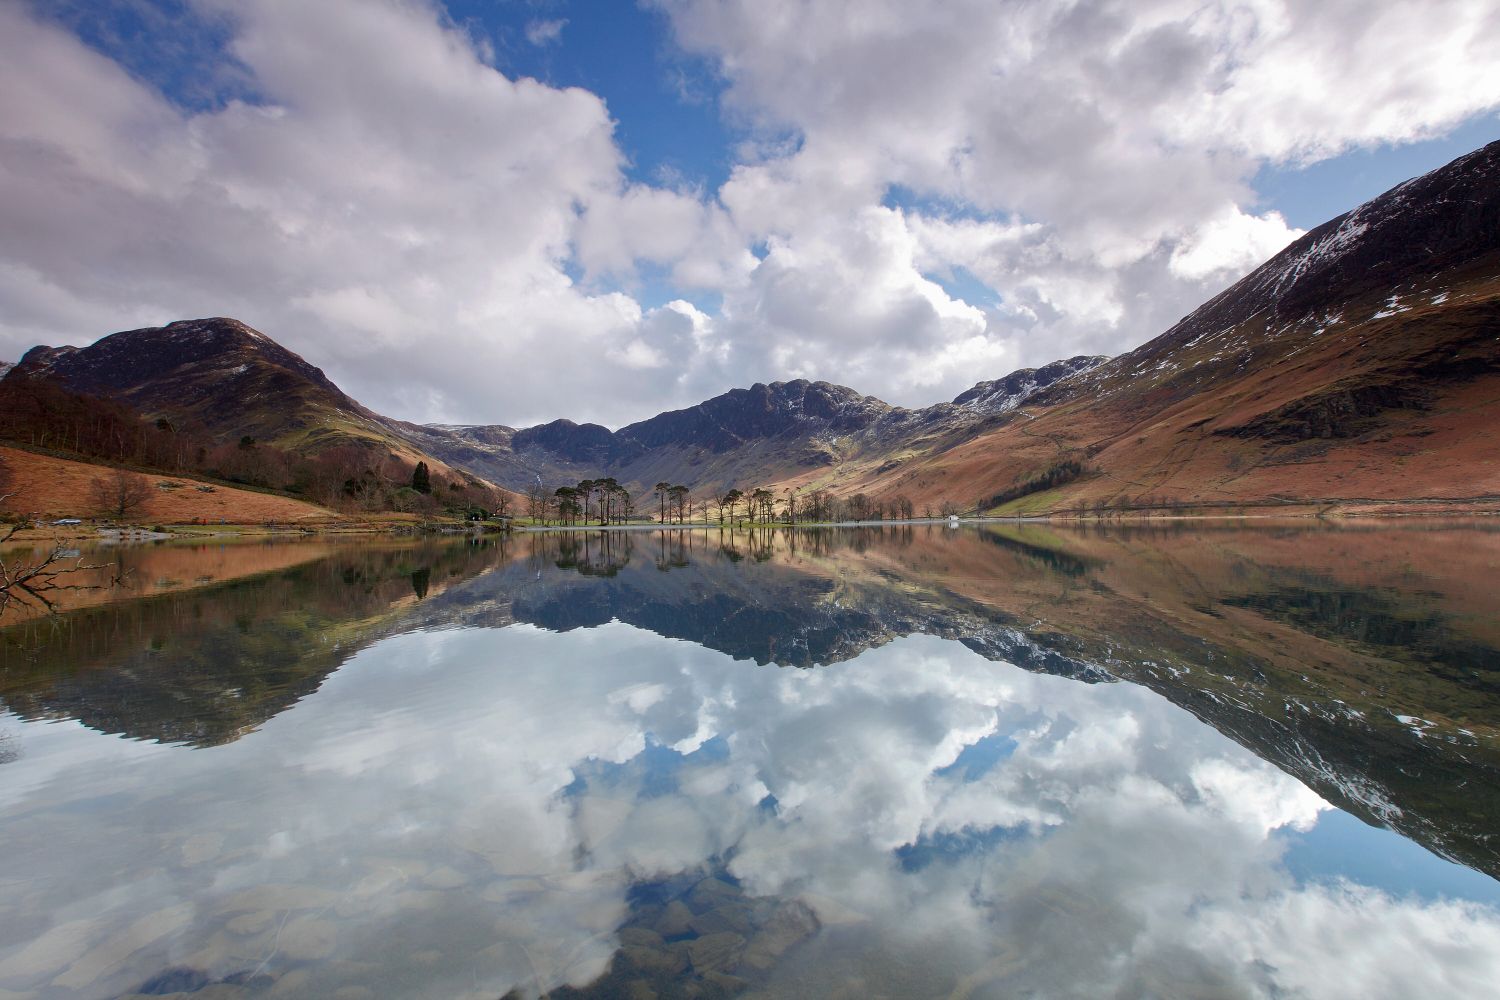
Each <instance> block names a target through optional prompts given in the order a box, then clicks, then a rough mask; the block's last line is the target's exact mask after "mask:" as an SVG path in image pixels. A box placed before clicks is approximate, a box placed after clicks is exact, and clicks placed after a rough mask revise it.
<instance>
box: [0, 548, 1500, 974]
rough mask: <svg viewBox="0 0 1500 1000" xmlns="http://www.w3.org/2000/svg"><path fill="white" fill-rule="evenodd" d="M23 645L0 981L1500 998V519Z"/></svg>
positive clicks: (5, 718) (598, 573)
mask: <svg viewBox="0 0 1500 1000" xmlns="http://www.w3.org/2000/svg"><path fill="white" fill-rule="evenodd" d="M91 557H92V560H93V561H96V562H107V563H108V564H109V568H108V569H107V570H102V571H100V573H99V577H100V578H101V579H102V578H104V577H109V578H118V579H120V580H122V581H123V582H122V583H121V584H120V585H118V586H116V587H114V588H112V589H109V590H107V591H79V592H76V593H73V594H70V595H68V596H67V598H66V601H65V602H64V603H65V604H66V605H67V606H68V608H69V609H68V610H65V611H64V612H62V613H61V614H59V615H56V616H47V617H33V618H31V619H29V620H27V619H25V618H24V616H21V615H18V614H17V613H16V612H15V610H14V609H12V611H11V616H12V617H11V618H10V619H9V622H10V623H9V624H5V620H0V709H3V711H0V845H3V846H0V998H9V997H15V996H27V997H32V996H35V997H41V998H52V997H59V998H61V997H67V998H76V997H87V998H104V997H119V996H128V995H134V994H145V995H155V996H160V995H165V994H186V995H190V996H193V997H199V998H210V997H212V998H223V997H263V996H264V997H334V998H340V1000H355V998H360V997H380V998H386V997H433V998H449V997H475V998H499V997H503V996H507V995H513V996H528V997H529V996H535V995H537V994H539V993H545V994H549V995H551V996H555V997H631V998H649V997H662V998H667V997H727V996H737V995H743V996H747V997H748V996H755V997H850V998H854V997H893V998H894V997H901V998H906V997H933V998H964V997H975V998H978V997H1017V996H1038V997H1041V996H1045V997H1177V996H1191V997H1268V998H1269V997H1359V998H1369V997H1403V998H1404V997H1482V996H1495V995H1500V883H1497V881H1496V876H1497V875H1500V836H1497V835H1500V781H1497V778H1500V738H1497V737H1500V598H1497V596H1496V587H1495V582H1496V580H1497V579H1500V572H1497V571H1500V532H1496V531H1494V530H1488V529H1485V528H1483V527H1473V526H1464V525H1458V524H1430V523H1423V524H1417V525H1412V526H1402V527H1384V526H1373V525H1355V526H1346V527H1337V528H1334V527H1319V526H1315V525H1312V524H1295V525H1294V524H1284V525H1260V526H1256V527H1244V526H1229V525H1224V526H1209V527H1202V526H1198V527H1188V526H1185V525H1169V526H1165V527H1152V528H1107V529H1084V530H1064V529H1060V528H1056V527H1050V526H1046V527H1044V526H1032V525H1027V526H988V527H983V528H973V527H964V528H959V529H950V528H946V527H942V526H926V525H923V526H913V527H893V528H885V529H843V530H820V531H804V532H796V533H790V532H786V531H783V530H776V531H762V532H754V533H746V532H741V533H738V534H735V535H729V534H721V533H719V532H717V531H714V532H702V531H697V532H673V533H662V532H610V533H602V532H586V533H571V534H564V533H552V534H533V535H519V536H516V537H515V538H512V539H504V540H499V541H494V540H490V541H484V542H479V543H474V542H469V541H463V542H457V543H452V544H443V545H437V544H416V543H410V544H394V543H388V544H377V543H350V544H334V543H329V542H316V543H276V544H257V543H248V544H247V543H240V544H235V545H225V546H219V545H198V546H179V545H175V544H174V545H159V546H144V547H139V548H117V549H111V550H101V551H100V552H97V553H93V554H91Z"/></svg>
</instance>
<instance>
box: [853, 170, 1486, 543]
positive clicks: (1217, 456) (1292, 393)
mask: <svg viewBox="0 0 1500 1000" xmlns="http://www.w3.org/2000/svg"><path fill="white" fill-rule="evenodd" d="M1497 418H1500V143H1495V144H1491V145H1489V146H1487V147H1485V148H1483V149H1481V150H1478V151H1476V152H1474V153H1471V154H1469V155H1468V156H1465V157H1462V158H1460V159H1458V160H1456V161H1454V162H1453V163H1451V164H1449V165H1448V166H1446V167H1443V168H1441V169H1439V170H1437V171H1434V172H1433V173H1431V174H1428V175H1426V176H1424V177H1421V178H1417V179H1415V180H1412V181H1408V182H1406V183H1404V184H1402V185H1400V186H1399V187H1397V188H1395V189H1393V190H1391V191H1389V192H1387V193H1386V194H1384V195H1381V196H1380V197H1378V198H1376V199H1374V200H1373V201H1371V202H1368V203H1367V204H1365V205H1362V206H1360V207H1359V208H1358V209H1355V210H1354V211H1352V212H1350V213H1348V214H1346V215H1343V216H1340V217H1339V218H1337V219H1334V220H1332V221H1330V222H1328V223H1326V224H1325V225H1322V226H1319V227H1318V228H1317V229H1315V230H1313V231H1312V232H1310V233H1308V234H1307V235H1306V236H1304V237H1303V238H1302V239H1300V240H1298V241H1296V242H1295V243H1293V244H1292V245H1291V246H1289V247H1287V248H1286V249H1285V250H1284V251H1282V252H1281V253H1280V254H1278V255H1276V257H1274V258H1272V259H1271V260H1270V261H1268V262H1267V263H1266V264H1265V265H1263V266H1262V267H1260V268H1259V269H1257V270H1256V271H1254V272H1253V273H1251V274H1250V275H1249V276H1247V277H1246V278H1244V279H1243V280H1241V281H1240V282H1238V283H1237V284H1235V285H1234V286H1233V287H1231V288H1229V289H1228V290H1226V291H1225V292H1223V293H1222V294H1220V295H1218V296H1216V297H1215V298H1213V299H1212V300H1210V301H1209V302H1207V303H1206V304H1204V305H1203V306H1202V307H1201V308H1200V309H1198V310H1197V311H1195V312H1194V313H1192V314H1191V315H1190V316H1188V317H1186V318H1184V319H1183V320H1182V321H1181V322H1179V323H1178V324H1177V325H1176V326H1174V327H1173V328H1172V329H1170V330H1168V331H1167V332H1166V333H1164V334H1163V335H1162V336H1160V337H1158V338H1157V339H1156V340H1153V341H1152V342H1150V343H1148V344H1146V345H1144V346H1143V347H1141V348H1139V349H1137V350H1135V351H1132V352H1130V353H1129V354H1126V355H1123V356H1121V357H1119V358H1116V359H1114V360H1113V361H1110V362H1109V363H1107V364H1104V365H1101V366H1099V367H1098V368H1096V369H1094V370H1093V371H1091V372H1089V373H1087V374H1086V375H1083V376H1080V377H1079V378H1076V379H1073V380H1071V381H1068V382H1066V383H1064V384H1062V385H1058V386H1054V387H1052V388H1050V389H1047V390H1044V391H1042V392H1039V393H1037V394H1036V395H1034V396H1033V397H1032V398H1031V399H1030V400H1028V401H1027V402H1026V405H1024V406H1021V407H1018V408H1016V409H1015V410H1013V411H1012V412H1011V413H1009V414H1007V415H1004V416H1003V417H1002V418H1001V419H1000V420H999V421H998V423H997V425H996V426H994V427H993V428H991V429H988V430H986V431H984V432H983V433H980V434H978V435H976V436H975V437H973V438H972V439H971V440H968V441H965V442H963V443H962V444H960V445H958V446H956V447H953V448H951V449H947V450H945V451H941V452H933V453H928V454H925V455H922V456H920V457H919V458H917V459H916V460H914V461H911V462H908V463H906V464H905V466H904V467H902V468H901V469H899V470H882V469H880V468H879V467H878V466H871V465H870V464H869V463H866V464H865V466H864V467H863V468H857V469H847V470H845V473H844V475H843V476H841V477H840V482H841V485H842V488H844V489H849V490H852V489H863V490H866V491H869V492H871V493H872V494H875V495H880V494H882V493H892V492H896V491H902V492H906V493H909V494H914V495H917V496H919V497H934V496H938V495H943V496H947V497H949V498H952V499H954V500H956V501H959V502H961V503H963V504H965V505H974V504H976V503H978V505H979V506H980V507H981V508H995V509H998V510H1000V511H1003V512H1023V513H1043V512H1058V511H1068V510H1077V509H1080V508H1088V509H1090V510H1094V509H1101V508H1109V509H1126V510H1129V509H1141V508H1152V509H1172V508H1177V507H1182V506H1192V507H1202V508H1235V507H1242V506H1255V507H1265V506H1293V507H1301V508H1304V509H1319V508H1329V507H1334V506H1337V507H1339V508H1341V509H1354V508H1360V507H1368V506H1384V505H1389V504H1393V503H1400V504H1404V505H1407V506H1411V507H1413V508H1414V509H1420V508H1437V507H1442V506H1445V505H1448V506H1451V505H1458V506H1463V507H1468V508H1472V507H1475V506H1487V505H1495V504H1497V503H1500V431H1497V429H1496V428H1497V426H1500V420H1497ZM1070 463H1077V465H1078V467H1079V472H1078V474H1077V475H1076V477H1074V478H1072V479H1071V481H1068V482H1064V483H1062V484H1061V485H1056V486H1053V487H1052V488H1049V489H1041V490H1038V491H1036V492H1031V493H1026V490H1027V484H1028V483H1029V482H1030V483H1036V484H1038V485H1040V483H1041V482H1044V481H1045V480H1042V479H1041V477H1043V476H1044V474H1046V473H1047V472H1048V471H1049V470H1061V472H1060V473H1059V474H1058V475H1057V476H1054V477H1053V478H1054V479H1056V478H1062V479H1068V478H1069V477H1070V471H1069V469H1068V468H1066V467H1067V466H1068V465H1069V464H1070ZM1017 493H1024V494H1026V495H1023V496H1019V497H1015V496H1014V495H1015V494H1017ZM1008 494H1009V495H1010V496H1011V498H1007V495H1008ZM997 496H998V497H999V498H1000V499H1001V500H1002V501H1003V502H1000V503H995V502H993V500H992V498H996V497H997Z"/></svg>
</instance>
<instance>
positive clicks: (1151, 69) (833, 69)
mask: <svg viewBox="0 0 1500 1000" xmlns="http://www.w3.org/2000/svg"><path fill="white" fill-rule="evenodd" d="M658 6H659V7H661V8H662V9H663V10H665V11H666V12H667V13H668V14H669V15H670V16H671V18H672V22H673V26H674V30H675V32H676V37H677V38H678V41H679V42H680V44H682V45H683V46H684V47H685V48H687V49H688V50H689V51H692V52H695V53H699V54H701V55H703V56H704V57H706V58H708V59H710V60H712V61H713V62H714V63H715V65H717V67H718V68H719V70H720V72H721V73H722V75H723V77H724V79H725V81H726V84H727V88H728V89H727V92H726V96H725V102H726V105H727V106H728V107H729V108H731V109H732V111H733V113H735V114H737V115H738V116H740V117H741V119H743V120H744V121H745V122H747V123H748V124H749V125H750V126H751V127H753V128H757V129H759V130H760V132H761V134H763V135H764V136H766V137H767V140H768V141H767V142H766V143H765V144H763V145H762V146H760V147H759V159H758V160H753V161H750V162H747V163H746V164H745V165H743V166H742V167H741V168H740V169H737V170H736V172H735V175H734V177H733V178H732V179H731V180H730V182H729V184H728V185H726V187H725V189H724V191H723V192H722V193H721V194H722V199H723V202H724V204H725V205H726V206H727V207H728V208H729V210H730V211H731V213H732V214H733V215H734V218H735V220H736V221H737V222H738V223H739V224H740V225H741V226H742V227H743V228H744V229H745V230H746V231H747V232H749V233H753V234H761V235H762V236H764V235H767V234H774V235H775V236H777V237H778V238H779V239H780V240H781V241H782V242H783V243H784V245H786V246H787V247H789V248H790V249H791V250H792V251H797V250H800V249H801V247H802V246H803V244H805V243H806V244H811V245H813V246H816V247H827V246H829V245H830V244H831V245H832V246H833V247H834V248H835V249H834V250H833V251H831V252H825V253H824V254H823V255H821V256H820V255H811V254H804V255H803V257H802V258H801V260H800V261H799V266H800V267H802V268H803V269H804V270H805V271H806V276H805V278H804V279H803V283H804V284H805V285H806V286H807V287H809V288H818V289H823V288H825V287H826V286H825V279H827V278H831V279H832V281H833V285H834V287H839V274H838V272H837V269H835V268H829V267H828V266H826V264H824V263H822V258H825V257H838V256H848V257H850V258H856V257H857V256H858V253H859V248H860V247H861V245H862V243H863V242H864V241H865V240H866V235H865V232H864V229H865V225H864V223H863V221H862V219H863V216H862V213H864V212H867V211H870V210H871V209H872V208H873V207H874V206H876V205H879V204H881V203H882V202H883V201H884V199H886V198H887V196H888V194H889V192H890V191H891V190H892V189H893V188H896V187H899V188H901V189H903V190H907V191H912V192H915V193H916V194H917V195H919V196H920V198H921V199H923V203H922V204H920V205H919V206H918V207H917V208H915V209H913V210H911V211H908V212H907V213H905V215H904V216H903V217H902V219H901V222H902V224H903V225H904V228H905V229H906V230H907V231H908V232H909V233H911V234H912V235H913V236H914V237H915V238H916V239H917V240H918V242H919V245H920V246H921V250H922V253H921V254H919V255H918V257H917V258H916V260H914V261H913V262H912V266H909V267H906V268H892V269H890V270H888V271H887V272H886V274H885V275H880V274H878V273H876V274H872V275H871V276H870V279H869V280H868V281H867V282H866V283H865V285H864V287H863V294H862V295H860V296H857V297H856V296H851V297H850V303H849V311H850V312H851V314H852V313H854V312H855V310H857V309H858V308H859V306H860V304H861V303H860V300H870V299H873V300H875V301H882V300H883V301H885V302H886V303H887V305H888V306H889V307H890V309H891V310H892V313H891V314H892V315H895V313H896V311H897V310H915V315H918V316H920V315H921V314H922V313H921V310H920V308H919V307H918V303H917V299H918V298H919V297H920V296H919V295H917V294H915V290H914V288H913V285H914V282H915V281H916V280H917V277H918V275H919V274H920V272H919V271H917V270H916V268H918V267H920V266H921V264H920V261H921V260H922V259H923V258H926V257H935V258H937V259H938V260H940V261H941V262H942V263H943V264H944V265H946V266H954V265H962V266H963V267H964V268H965V269H966V270H967V271H968V272H969V273H971V274H973V275H975V276H976V277H978V278H979V279H980V280H981V281H983V282H985V283H986V284H987V285H989V287H990V288H991V289H993V290H994V291H995V292H996V293H998V296H999V298H1000V300H1001V303H1002V307H1001V308H999V309H992V310H990V311H988V314H987V315H986V316H985V325H984V329H983V331H982V333H980V334H979V335H978V336H977V341H976V339H975V335H974V334H973V333H972V332H971V331H969V330H967V329H951V330H950V331H948V333H947V334H946V336H947V338H948V343H950V344H954V343H961V342H963V341H965V340H966V339H967V340H968V341H969V342H970V343H972V344H976V345H977V344H983V345H985V353H987V354H988V355H989V356H990V358H991V359H992V360H993V359H998V358H1007V359H1017V360H1021V361H1025V362H1026V363H1041V362H1045V361H1048V360H1051V359H1053V358H1055V357H1057V356H1060V355H1063V354H1066V353H1071V352H1073V351H1076V350H1089V351H1096V352H1100V353H1116V352H1119V351H1121V350H1124V349H1127V348H1130V347H1133V346H1135V345H1137V344H1139V343H1141V342H1143V341H1144V340H1146V339H1148V338H1149V337H1150V336H1152V335H1154V334H1155V333H1158V332H1160V331H1161V330H1163V329H1165V327H1166V326H1167V325H1169V324H1170V323H1171V322H1173V321H1175V320H1176V319H1177V318H1178V317H1179V316H1181V315H1182V314H1184V313H1186V312H1188V311H1190V310H1191V309H1192V308H1193V307H1194V306H1195V305H1197V304H1198V303H1199V302H1201V301H1203V300H1204V299H1205V298H1207V297H1208V296H1209V295H1211V294H1212V293H1214V292H1215V291H1217V290H1218V289H1219V288H1222V287H1223V286H1225V285H1226V284H1228V283H1229V282H1231V281H1232V280H1234V279H1235V278H1237V277H1239V276H1240V275H1242V274H1244V273H1245V272H1246V271H1248V270H1249V269H1250V268H1252V267H1253V266H1254V265H1255V264H1257V263H1259V262H1260V261H1261V260H1263V259H1264V258H1265V257H1266V256H1268V255H1269V254H1271V253H1273V252H1275V251H1276V250H1278V249H1280V247H1281V246H1284V245H1285V244H1286V243H1287V242H1289V241H1290V240H1292V239H1293V238H1295V237H1296V236H1298V235H1299V231H1298V230H1296V229H1293V228H1291V227H1289V226H1287V225H1286V223H1285V220H1284V219H1283V218H1282V217H1281V216H1280V215H1279V214H1277V213H1275V212H1267V211H1264V210H1261V209H1258V208H1257V206H1256V204H1255V196H1254V194H1253V191H1252V190H1251V189H1250V186H1249V179H1250V178H1251V177H1252V176H1253V174H1254V172H1255V171H1256V170H1257V169H1258V168H1260V167H1262V166H1264V165H1266V164H1272V165H1275V164H1282V165H1286V164H1295V163H1303V162H1308V161H1311V160H1316V159H1320V158H1324V157H1328V156H1332V155H1336V154H1338V153H1340V152H1343V151H1345V150H1347V149H1350V148H1352V147H1355V146H1361V145H1366V146H1367V145H1370V144H1374V143H1391V142H1404V141H1411V140H1416V139H1421V138H1426V137H1431V136H1433V135H1436V134H1439V133H1440V132H1441V131H1442V130H1443V129H1445V128H1448V127H1450V126H1452V125H1454V124H1456V123H1458V122H1459V121H1461V120H1463V119H1464V118H1465V117H1467V116H1470V115H1473V114H1475V113H1478V112H1480V111H1483V110H1485V109H1489V108H1493V107H1495V106H1496V104H1497V102H1500V88H1497V87H1496V84H1495V79H1494V75H1493V60H1492V57H1491V56H1490V54H1489V53H1488V51H1487V47H1486V46H1485V44H1484V42H1483V39H1487V38H1489V37H1493V35H1494V33H1495V31H1496V30H1500V23H1497V17H1500V15H1497V12H1496V11H1495V9H1494V7H1493V5H1491V4H1486V3H1483V2H1482V0H1450V2H1445V3H1440V4H1437V5H1433V4H1426V3H1420V4H1419V3H1398V4H1387V5H1384V6H1383V7H1382V8H1381V10H1380V11H1379V12H1371V11H1370V10H1369V9H1368V7H1367V6H1366V5H1364V4H1358V3H1352V2H1340V3H1331V4H1317V5H1313V6H1309V5H1306V4H1293V3H1286V2H1278V0H1266V2H1262V3H1255V4H1248V5H1247V4H1238V3H1228V2H1226V3H1211V4H1206V5H1205V4H1183V3H1180V2H1176V0H1161V2H1152V3H1122V2H1108V0H1101V2H1085V3H1076V4H1038V5H1029V6H1021V7H1016V6H1014V5H996V4H992V3H984V2H979V0H975V2H960V3H953V4H944V5H942V7H941V9H936V10H934V9H932V8H931V7H930V5H929V6H918V7H914V6H912V5H909V4H901V3H898V2H894V0H892V2H884V3H883V2H876V3H858V4H848V3H829V4H817V5H807V4H800V3H794V2H790V0H788V2H768V3H761V2H753V3H752V2H749V0H743V2H733V0H732V2H728V3H717V2H708V0H658ZM1429 69H1431V71H1430V72H1429ZM787 133H790V134H792V135H795V136H796V137H798V140H797V141H795V142H793V143H790V144H787V143H785V142H782V141H780V140H779V139H778V138H777V137H779V136H783V135H785V134H787ZM778 263H780V262H779V261H775V262H773V261H770V260H769V259H768V261H767V264H765V265H763V266H768V265H771V264H778ZM897 271H903V272H904V273H901V274H900V275H899V276H898V275H897V273H896V272H897ZM776 277H777V280H778V283H779V287H783V288H785V287H789V286H791V285H793V284H794V282H793V281H792V280H791V279H789V278H788V277H787V276H786V275H784V274H778V275H777V276H776ZM903 287H905V288H907V289H908V290H909V291H908V294H905V295H903V294H902V292H901V289H902V288H903ZM761 293H762V289H761V287H760V285H759V284H757V283H755V282H752V283H751V285H750V286H749V289H748V290H747V291H746V292H745V293H744V294H745V296H746V298H747V301H748V302H750V303H758V302H760V301H761ZM735 306H736V303H735V300H734V296H732V295H731V296H730V298H729V300H728V301H727V302H726V315H728V314H729V313H730V311H731V310H732V309H733V308H734V307H735ZM914 327H915V328H916V329H917V330H918V331H920V329H921V327H920V324H919V323H914ZM809 335H810V336H811V337H813V338H815V339H818V340H819V343H820V345H821V344H822V343H823V341H822V336H823V331H822V329H820V328H813V330H812V332H811V333H810V334H809ZM918 335H919V336H920V333H919V334H918ZM742 336H743V335H742ZM831 340H832V338H830V342H831ZM885 349H886V345H884V344H880V345H879V347H878V348H876V347H874V346H872V347H871V348H869V349H866V350H863V351H861V350H859V349H857V348H856V349H854V354H853V363H852V364H850V363H849V359H848V358H847V357H846V358H845V359H844V365H845V370H850V369H852V370H855V371H860V370H865V369H874V368H877V367H878V360H877V359H878V356H879V355H880V354H881V353H883V352H884V351H885ZM803 354H804V356H807V355H808V354H809V352H806V351H804V352H803ZM811 356H812V357H814V358H816V357H817V353H816V352H815V351H814V352H811ZM922 357H924V352H922V351H920V350H919V351H915V352H913V355H912V356H910V357H909V358H903V359H902V360H912V361H914V362H916V363H921V362H920V359H921V358H922ZM820 360H821V359H820ZM956 360H957V359H955V361H956ZM927 366H928V369H929V374H930V376H931V377H932V378H933V379H935V380H936V383H937V384H939V385H942V386H944V387H945V388H956V387H958V386H959V384H960V382H961V381H962V380H963V378H964V373H965V371H966V369H965V367H964V365H963V364H961V363H953V364H951V365H945V364H944V363H943V361H942V355H941V354H936V355H933V356H932V357H931V359H930V360H929V361H928V362H927ZM893 367H897V368H899V367H902V366H900V365H896V366H893ZM884 381H885V383H886V385H887V386H888V387H890V388H891V389H894V390H895V391H894V392H892V393H891V394H892V395H893V396H894V397H895V398H896V399H897V400H898V401H902V402H915V401H918V400H919V399H923V398H931V395H932V391H931V389H930V388H924V389H917V388H915V387H914V386H913V385H904V386H903V385H894V384H893V383H894V382H895V381H896V380H895V379H893V378H891V377H889V376H888V377H887V378H886V379H885V380H884Z"/></svg>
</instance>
